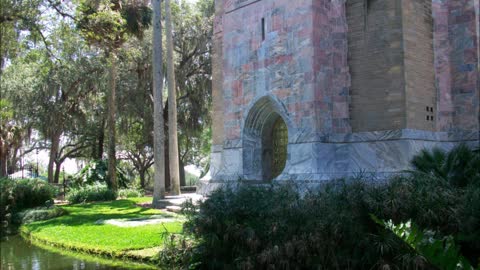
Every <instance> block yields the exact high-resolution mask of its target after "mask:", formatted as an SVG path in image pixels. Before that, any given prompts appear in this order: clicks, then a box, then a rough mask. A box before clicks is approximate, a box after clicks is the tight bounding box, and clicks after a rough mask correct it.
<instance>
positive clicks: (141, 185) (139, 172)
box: [138, 168, 146, 189]
mask: <svg viewBox="0 0 480 270" xmlns="http://www.w3.org/2000/svg"><path fill="white" fill-rule="evenodd" d="M145 171H146V170H145V168H142V169H141V170H138V174H139V175H140V187H141V188H142V189H145Z"/></svg>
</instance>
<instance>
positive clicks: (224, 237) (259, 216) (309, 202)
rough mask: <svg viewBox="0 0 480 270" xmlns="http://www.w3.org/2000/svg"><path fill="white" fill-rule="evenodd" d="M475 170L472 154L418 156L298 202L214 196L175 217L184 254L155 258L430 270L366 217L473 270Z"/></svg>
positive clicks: (243, 265)
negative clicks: (405, 169) (383, 174)
mask: <svg viewBox="0 0 480 270" xmlns="http://www.w3.org/2000/svg"><path fill="white" fill-rule="evenodd" d="M478 160H479V153H478V152H474V151H471V150H469V149H468V148H466V147H465V146H459V147H456V148H455V149H453V150H452V151H451V152H443V151H440V150H433V151H423V152H422V153H420V154H419V155H418V156H417V157H415V158H414V159H413V161H412V164H413V165H414V170H413V171H411V172H410V173H409V174H407V175H402V176H397V177H394V178H392V179H390V180H389V181H387V182H385V183H382V184H380V183H373V182H371V181H367V180H362V179H360V178H361V177H358V178H356V179H341V180H334V181H329V182H327V183H325V184H324V185H322V186H321V187H320V188H318V189H317V190H313V191H308V192H306V193H305V192H301V191H299V190H304V189H300V188H299V187H297V186H295V185H294V184H292V183H290V184H285V183H283V184H272V185H267V186H252V185H241V186H238V187H233V188H223V189H220V190H217V191H215V192H213V194H211V196H210V198H209V199H208V200H206V201H205V202H203V203H201V204H200V206H199V211H198V212H197V211H196V209H195V208H194V207H192V206H191V205H190V207H188V209H185V210H186V211H184V213H186V214H187V217H188V221H187V223H186V224H185V232H186V234H187V235H190V236H191V237H193V239H194V241H193V242H192V243H194V246H193V247H187V248H185V249H183V250H182V248H181V247H179V246H178V245H177V246H174V245H171V246H170V247H169V248H166V249H165V250H166V251H165V252H163V253H161V255H160V258H161V260H162V261H163V262H165V265H169V264H168V263H169V262H179V263H183V264H184V265H183V267H184V268H186V267H190V268H195V269H434V267H433V266H432V265H430V262H428V261H427V259H426V258H425V257H424V256H422V255H420V254H419V253H418V250H415V248H413V247H412V245H409V244H408V243H407V242H405V241H403V240H402V239H401V238H399V237H397V236H396V235H395V234H394V233H393V232H392V231H391V230H386V229H385V228H384V226H379V225H378V224H377V223H375V222H374V221H373V219H372V218H371V215H372V214H373V215H374V216H376V217H378V218H380V219H382V220H392V222H394V224H402V223H405V222H408V221H412V222H413V223H415V224H416V225H418V227H419V230H421V231H434V232H436V234H435V235H436V236H435V237H436V239H449V241H450V242H448V243H453V244H455V246H457V247H459V248H460V250H459V254H462V255H463V256H465V258H466V259H467V260H468V261H469V262H470V263H471V265H479V259H480V258H479V255H478V254H480V184H479V183H480V182H479V179H480V169H479V168H480V164H479V163H478ZM300 194H302V195H300ZM438 243H440V242H438ZM446 243H447V242H446ZM448 243H447V244H448ZM177 249H178V251H179V252H180V251H181V252H184V253H183V255H182V257H183V258H182V259H179V258H178V256H177V255H175V254H179V253H178V252H176V250H177ZM172 250H173V251H172ZM167 251H168V252H167ZM169 254H173V255H169ZM172 256H173V257H172ZM432 263H435V262H433V261H432Z"/></svg>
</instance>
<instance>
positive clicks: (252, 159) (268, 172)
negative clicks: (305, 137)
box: [242, 97, 288, 181]
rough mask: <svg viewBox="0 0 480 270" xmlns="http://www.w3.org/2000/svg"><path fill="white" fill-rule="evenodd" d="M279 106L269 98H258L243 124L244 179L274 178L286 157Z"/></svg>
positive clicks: (286, 140) (285, 126) (286, 141)
mask: <svg viewBox="0 0 480 270" xmlns="http://www.w3.org/2000/svg"><path fill="white" fill-rule="evenodd" d="M281 109H282V107H280V106H279V105H278V104H277V103H276V102H275V101H274V100H272V99H271V98H270V97H265V98H262V99H260V100H258V101H257V102H256V103H255V105H254V106H253V107H252V108H251V109H250V112H249V114H248V116H247V117H246V119H245V125H244V127H243V136H242V137H243V171H244V176H245V179H250V180H263V181H270V180H272V179H274V178H276V177H278V176H279V175H280V174H281V173H282V172H283V170H284V169H285V167H286V163H287V160H288V151H287V148H288V125H287V123H286V121H285V120H284V119H285V118H284V117H283V115H282V114H281Z"/></svg>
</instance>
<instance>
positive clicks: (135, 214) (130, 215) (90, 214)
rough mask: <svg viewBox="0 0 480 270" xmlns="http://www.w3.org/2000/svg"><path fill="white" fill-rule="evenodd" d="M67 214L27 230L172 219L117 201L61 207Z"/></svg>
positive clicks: (31, 226)
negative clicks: (121, 221)
mask: <svg viewBox="0 0 480 270" xmlns="http://www.w3.org/2000/svg"><path fill="white" fill-rule="evenodd" d="M63 208H64V209H65V210H66V211H67V212H68V214H67V215H65V216H61V217H58V218H55V219H50V220H46V221H40V222H35V223H31V224H28V225H27V227H28V230H29V231H31V232H36V231H38V230H41V229H42V228H45V227H52V226H59V225H64V226H82V225H97V226H102V224H95V222H96V221H98V220H108V219H148V217H149V216H153V215H155V216H165V217H170V218H171V217H172V215H171V214H167V213H163V212H159V211H158V210H157V211H156V210H152V209H148V208H141V207H139V206H137V205H135V202H133V201H130V200H117V201H110V202H100V203H88V204H74V205H67V206H64V207H63Z"/></svg>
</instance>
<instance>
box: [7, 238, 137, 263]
mask: <svg viewBox="0 0 480 270" xmlns="http://www.w3.org/2000/svg"><path fill="white" fill-rule="evenodd" d="M0 253H1V256H0V259H1V260H0V269H2V270H20V269H21V270H30V269H32V270H55V269H59V270H60V269H62V270H63V269H72V270H94V269H95V270H111V269H118V270H120V269H135V268H136V269H141V268H143V267H141V266H139V265H135V267H134V265H132V266H131V267H130V266H129V265H127V264H123V263H121V266H118V265H114V264H113V263H112V265H110V264H105V263H103V262H102V263H99V262H95V261H94V260H95V259H94V258H92V259H84V258H76V257H72V256H66V255H63V254H59V253H56V252H51V251H48V250H45V249H42V248H39V247H36V246H35V245H32V244H30V243H28V242H27V241H25V240H23V238H21V237H20V236H13V237H9V238H8V239H6V240H2V241H1V242H0ZM145 267H146V266H145Z"/></svg>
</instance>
